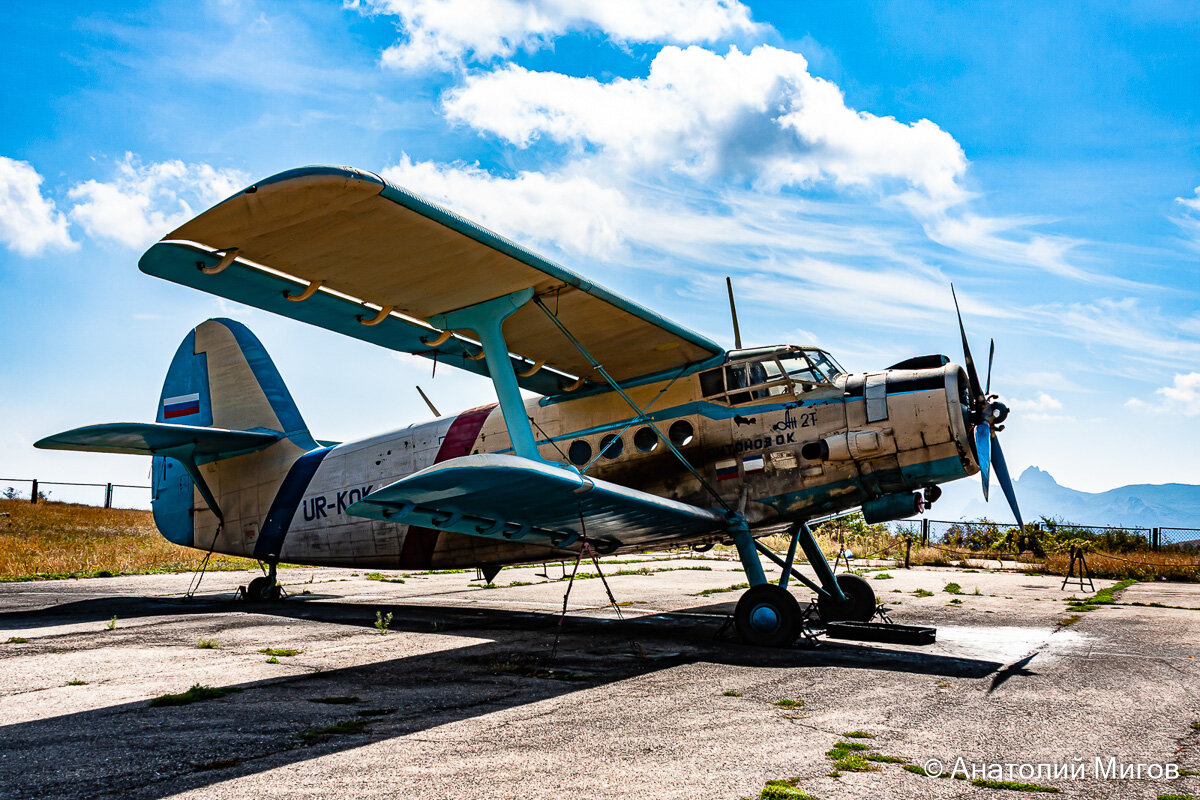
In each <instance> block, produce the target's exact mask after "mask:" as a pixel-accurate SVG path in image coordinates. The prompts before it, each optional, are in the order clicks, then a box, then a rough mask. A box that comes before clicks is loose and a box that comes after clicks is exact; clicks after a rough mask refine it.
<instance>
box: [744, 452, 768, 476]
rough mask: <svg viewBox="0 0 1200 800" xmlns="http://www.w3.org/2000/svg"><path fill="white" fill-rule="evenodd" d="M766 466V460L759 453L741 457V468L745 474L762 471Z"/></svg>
mask: <svg viewBox="0 0 1200 800" xmlns="http://www.w3.org/2000/svg"><path fill="white" fill-rule="evenodd" d="M766 468H767V465H766V461H765V459H763V457H762V456H761V455H758V456H746V457H745V458H743V459H742V469H743V470H745V472H746V474H747V475H753V474H754V473H756V472H762V471H763V470H765V469H766Z"/></svg>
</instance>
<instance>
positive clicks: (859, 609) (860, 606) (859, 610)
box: [817, 574, 875, 622]
mask: <svg viewBox="0 0 1200 800" xmlns="http://www.w3.org/2000/svg"><path fill="white" fill-rule="evenodd" d="M837 583H838V586H839V587H841V590H842V594H844V595H846V599H845V601H840V600H836V599H834V598H832V597H827V596H825V595H822V596H820V597H818V598H817V613H819V614H820V615H821V621H822V622H868V621H870V619H871V617H873V616H875V590H874V589H872V588H871V584H869V583H867V581H866V580H865V579H864V578H860V577H859V576H858V575H850V574H842V575H838V576H837Z"/></svg>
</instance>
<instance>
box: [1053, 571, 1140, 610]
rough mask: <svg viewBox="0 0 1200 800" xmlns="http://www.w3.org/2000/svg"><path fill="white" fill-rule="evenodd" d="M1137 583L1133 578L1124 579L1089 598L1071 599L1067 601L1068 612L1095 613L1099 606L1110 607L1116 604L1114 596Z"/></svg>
mask: <svg viewBox="0 0 1200 800" xmlns="http://www.w3.org/2000/svg"><path fill="white" fill-rule="evenodd" d="M1135 583H1137V581H1136V580H1134V579H1133V578H1126V579H1125V580H1123V581H1120V582H1119V583H1115V584H1113V585H1112V586H1110V587H1108V588H1107V589H1101V590H1100V591H1098V592H1096V593H1095V594H1094V595H1092V596H1091V597H1084V598H1082V599H1081V598H1077V597H1071V598H1068V599H1067V603H1068V605H1067V610H1068V611H1095V610H1096V609H1097V608H1098V607H1099V606H1111V605H1113V604H1114V603H1116V602H1117V601H1116V598H1115V597H1114V595H1115V594H1116V593H1117V592H1119V591H1121V590H1122V589H1128V588H1129V587H1130V586H1132V585H1133V584H1135Z"/></svg>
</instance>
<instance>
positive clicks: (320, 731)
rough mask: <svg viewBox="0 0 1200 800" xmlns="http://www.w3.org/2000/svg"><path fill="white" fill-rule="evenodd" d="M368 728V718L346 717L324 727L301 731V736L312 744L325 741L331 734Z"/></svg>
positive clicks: (357, 731) (354, 731)
mask: <svg viewBox="0 0 1200 800" xmlns="http://www.w3.org/2000/svg"><path fill="white" fill-rule="evenodd" d="M366 728H367V722H366V720H361V719H346V720H342V721H341V722H335V723H333V724H332V725H326V726H325V727H324V728H317V729H315V730H309V731H300V734H299V736H300V738H301V739H303V740H304V741H305V742H308V743H310V744H312V743H315V742H323V741H325V740H326V739H328V738H329V737H330V736H336V735H338V734H346V733H362V732H363V731H364V730H366Z"/></svg>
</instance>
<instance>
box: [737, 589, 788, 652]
mask: <svg viewBox="0 0 1200 800" xmlns="http://www.w3.org/2000/svg"><path fill="white" fill-rule="evenodd" d="M733 622H734V626H735V627H736V628H737V632H738V636H739V637H740V638H741V640H742V641H743V642H745V643H746V644H753V645H757V646H759V647H786V646H788V645H790V644H791V643H792V642H794V641H796V637H798V636H799V635H800V625H801V619H800V604H799V603H797V602H796V598H795V597H793V596H792V595H791V593H790V592H788V591H787V590H786V589H781V588H779V587H778V586H776V585H774V584H771V583H763V584H759V585H758V586H752V587H750V588H749V589H747V590H746V592H745V593H744V594H743V595H742V597H741V599H740V600H738V604H737V609H736V610H735V611H734V614H733Z"/></svg>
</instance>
